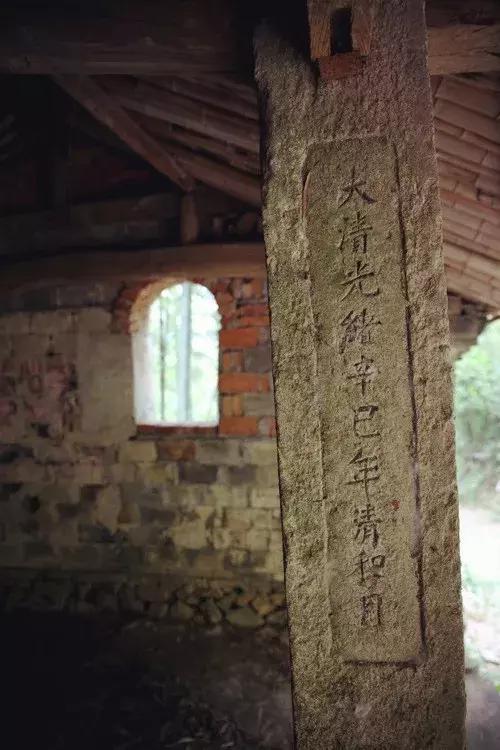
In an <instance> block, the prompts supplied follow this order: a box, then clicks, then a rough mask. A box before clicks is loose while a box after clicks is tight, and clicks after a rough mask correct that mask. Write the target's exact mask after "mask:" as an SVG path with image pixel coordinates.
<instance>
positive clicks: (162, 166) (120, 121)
mask: <svg viewBox="0 0 500 750" xmlns="http://www.w3.org/2000/svg"><path fill="white" fill-rule="evenodd" d="M54 80H55V81H56V83H58V84H59V86H60V87H61V88H62V89H64V91H66V93H67V94H69V95H70V96H71V97H73V99H75V100H76V101H78V102H79V103H80V104H81V105H82V106H83V107H85V109H87V110H88V111H89V112H90V113H91V114H92V115H93V116H94V117H95V118H96V119H97V120H99V122H102V123H103V124H104V125H106V126H107V127H108V128H109V129H110V130H112V131H113V132H114V133H115V134H116V135H117V136H119V138H121V139H122V141H124V142H125V143H127V144H128V145H129V146H130V148H131V149H132V150H133V151H135V152H136V153H137V154H139V155H140V156H142V158H143V159H145V160H146V161H147V162H149V164H151V165H152V166H153V167H154V168H155V169H157V170H158V172H160V173H161V174H164V175H165V176H166V177H168V178H169V179H170V180H172V182H175V183H177V185H179V187H180V188H182V189H183V190H186V191H190V190H192V189H193V188H194V181H193V179H192V177H191V176H190V175H189V174H188V173H187V172H186V171H185V169H184V168H183V167H182V166H181V165H180V164H179V163H178V162H177V160H176V159H175V158H174V157H172V156H171V155H170V154H169V153H168V152H167V151H166V150H165V149H164V148H163V147H162V146H161V145H160V144H159V143H158V142H157V141H156V140H155V138H153V136H151V135H149V134H148V133H146V132H145V131H144V130H143V129H142V128H141V127H140V125H138V124H137V122H135V121H134V120H133V119H132V118H131V117H130V116H129V115H128V114H127V113H126V112H125V111H124V110H123V109H122V107H121V106H120V104H119V103H118V102H117V101H116V100H115V99H114V98H113V97H112V96H110V95H109V94H108V93H106V91H104V90H103V89H102V88H101V87H100V85H99V84H98V83H97V82H96V81H95V80H94V79H92V78H89V77H88V76H61V75H57V76H54Z"/></svg>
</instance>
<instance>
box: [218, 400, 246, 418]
mask: <svg viewBox="0 0 500 750" xmlns="http://www.w3.org/2000/svg"><path fill="white" fill-rule="evenodd" d="M242 414H243V404H242V402H241V396H223V397H222V416H223V417H241V415H242Z"/></svg>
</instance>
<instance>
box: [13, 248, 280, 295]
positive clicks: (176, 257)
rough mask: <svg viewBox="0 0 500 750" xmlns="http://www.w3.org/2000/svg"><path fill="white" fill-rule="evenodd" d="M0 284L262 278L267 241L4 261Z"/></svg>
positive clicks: (71, 253) (24, 286)
mask: <svg viewBox="0 0 500 750" xmlns="http://www.w3.org/2000/svg"><path fill="white" fill-rule="evenodd" d="M2 270H3V273H1V274H0V289H1V288H3V289H10V290H11V289H16V288H26V287H37V286H43V285H44V284H47V283H50V284H58V283H74V282H78V283H79V284H81V283H82V282H86V281H88V282H92V281H105V280H107V279H108V280H113V279H117V280H121V281H148V280H151V281H154V280H156V279H161V278H164V277H166V276H174V277H175V276H177V277H180V278H182V277H183V276H186V277H189V276H191V277H192V276H193V275H195V276H202V277H203V278H206V279H214V278H219V277H221V276H233V277H243V278H245V277H252V278H257V277H259V278H263V277H265V275H266V261H265V251H264V243H262V242H233V243H221V244H212V245H204V244H200V245H182V246H180V247H164V248H160V249H157V250H134V251H129V252H121V251H115V252H111V251H109V252H103V251H96V252H89V251H88V250H87V251H82V252H68V253H64V255H59V256H56V257H51V258H43V259H40V260H30V261H24V262H19V263H12V264H9V265H7V264H5V265H2Z"/></svg>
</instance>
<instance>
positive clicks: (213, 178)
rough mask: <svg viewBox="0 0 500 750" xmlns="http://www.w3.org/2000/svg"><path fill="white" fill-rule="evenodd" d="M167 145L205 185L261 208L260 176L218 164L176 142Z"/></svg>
mask: <svg viewBox="0 0 500 750" xmlns="http://www.w3.org/2000/svg"><path fill="white" fill-rule="evenodd" d="M167 147H168V150H169V151H170V152H171V153H172V154H174V155H175V157H176V159H177V160H178V161H179V162H180V163H181V164H182V165H184V166H185V167H186V169H188V170H189V173H190V174H192V175H193V177H195V178H196V179H197V180H199V181H200V182H202V183H203V184H204V185H209V186H210V187H213V188H215V189H216V190H220V191H221V192H222V193H226V194H227V195H232V196H233V198H238V200H241V201H243V203H248V204H249V205H250V206H256V207H257V208H260V206H261V201H262V197H261V184H260V179H259V178H258V177H255V176H254V175H250V174H246V173H244V172H239V171H238V170H237V169H233V167H228V166H226V165H225V164H218V163H217V162H215V161H213V159H207V158H206V157H205V156H201V155H200V154H195V153H193V152H192V151H188V150H187V149H185V148H182V146H179V145H177V144H176V143H168V145H167Z"/></svg>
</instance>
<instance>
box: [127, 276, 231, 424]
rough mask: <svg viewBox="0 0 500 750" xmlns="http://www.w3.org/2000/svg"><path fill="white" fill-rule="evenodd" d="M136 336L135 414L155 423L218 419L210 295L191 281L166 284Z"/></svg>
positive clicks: (215, 328)
mask: <svg viewBox="0 0 500 750" xmlns="http://www.w3.org/2000/svg"><path fill="white" fill-rule="evenodd" d="M138 336H140V337H141V345H140V346H138V345H137V343H136V342H135V343H134V369H135V372H136V394H135V395H136V415H137V417H138V419H139V420H140V421H143V422H147V423H153V424H217V422H218V418H219V403H218V377H219V311H218V307H217V303H216V301H215V298H214V296H213V294H212V293H211V292H210V291H209V290H208V289H207V288H206V287H204V286H201V285H200V284H192V283H190V282H184V283H182V284H175V285H173V286H171V287H167V288H166V289H164V290H163V291H162V292H161V294H160V295H159V296H158V297H157V299H156V300H155V301H154V302H153V303H152V304H151V306H150V308H149V311H148V316H147V321H146V330H144V331H142V332H140V334H138ZM139 355H140V358H141V362H139V363H138V362H137V361H136V360H137V357H138V356H139ZM146 362H147V367H148V372H147V373H145V372H144V365H145V364H146ZM141 375H142V377H141ZM137 381H140V382H137Z"/></svg>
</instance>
